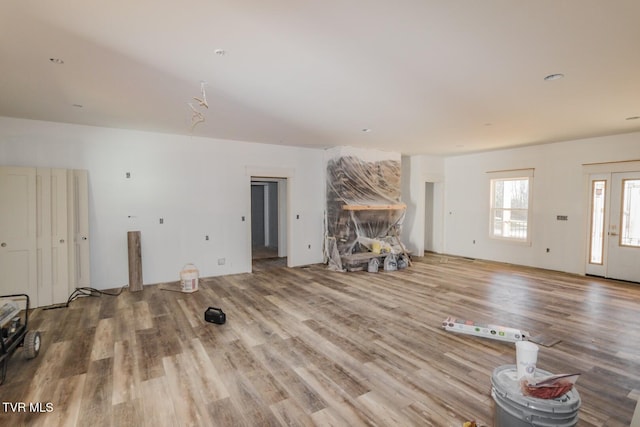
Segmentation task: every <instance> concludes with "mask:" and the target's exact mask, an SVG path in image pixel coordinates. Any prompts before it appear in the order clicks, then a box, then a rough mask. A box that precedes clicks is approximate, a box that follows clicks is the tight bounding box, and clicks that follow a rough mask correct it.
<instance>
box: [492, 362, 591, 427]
mask: <svg viewBox="0 0 640 427" xmlns="http://www.w3.org/2000/svg"><path fill="white" fill-rule="evenodd" d="M549 375H552V374H551V373H549V372H545V371H543V370H541V369H536V373H535V376H536V377H538V376H539V377H546V376H549ZM517 377H518V370H517V369H516V365H505V366H500V367H498V368H496V369H495V370H494V371H493V375H492V377H491V384H492V386H493V387H492V388H491V396H492V397H493V400H494V401H495V402H496V410H495V415H494V426H495V427H530V426H539V427H573V426H575V425H576V424H577V423H578V410H579V409H580V403H581V401H580V395H579V394H578V391H577V390H576V389H575V387H574V388H573V389H572V390H571V391H569V392H568V393H566V394H564V395H562V396H560V397H558V398H556V399H538V398H536V397H529V396H525V395H523V394H522V391H521V390H520V383H519V382H518V379H517Z"/></svg>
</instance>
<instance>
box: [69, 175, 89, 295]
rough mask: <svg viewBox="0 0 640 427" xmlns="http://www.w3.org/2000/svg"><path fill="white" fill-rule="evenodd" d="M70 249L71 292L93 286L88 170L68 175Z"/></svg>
mask: <svg viewBox="0 0 640 427" xmlns="http://www.w3.org/2000/svg"><path fill="white" fill-rule="evenodd" d="M67 178H68V180H67V182H68V190H69V191H68V194H69V197H68V204H67V205H68V207H69V213H68V215H67V218H68V225H69V233H70V236H72V237H73V245H71V247H70V255H69V266H70V268H69V271H70V273H71V274H70V281H69V282H70V290H71V291H73V289H74V288H79V287H89V286H91V262H90V249H89V243H90V242H89V181H88V174H87V171H86V170H70V171H68V174H67Z"/></svg>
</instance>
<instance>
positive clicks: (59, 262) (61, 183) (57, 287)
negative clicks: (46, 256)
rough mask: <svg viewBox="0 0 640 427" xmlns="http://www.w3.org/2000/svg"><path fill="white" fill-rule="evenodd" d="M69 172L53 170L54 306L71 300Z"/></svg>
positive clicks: (52, 276)
mask: <svg viewBox="0 0 640 427" xmlns="http://www.w3.org/2000/svg"><path fill="white" fill-rule="evenodd" d="M67 212H68V207H67V170H66V169H52V170H51V270H52V271H51V278H52V279H51V280H52V284H51V285H52V289H51V290H52V298H53V304H60V303H63V302H67V298H69V295H70V292H69V232H68V224H67V221H68V220H67Z"/></svg>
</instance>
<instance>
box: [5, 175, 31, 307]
mask: <svg viewBox="0 0 640 427" xmlns="http://www.w3.org/2000/svg"><path fill="white" fill-rule="evenodd" d="M36 248H37V245H36V169H35V168H17V167H0V271H1V272H2V274H0V295H8V294H14V293H26V294H28V295H29V298H30V299H31V302H32V305H34V306H35V305H36V304H37V290H38V288H37V273H38V268H37V252H36Z"/></svg>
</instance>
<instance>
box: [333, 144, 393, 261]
mask: <svg viewBox="0 0 640 427" xmlns="http://www.w3.org/2000/svg"><path fill="white" fill-rule="evenodd" d="M400 176H401V169H400V160H399V159H398V160H395V159H386V160H385V159H376V160H365V159H363V158H361V157H359V156H357V155H346V156H336V157H333V158H331V159H329V160H328V161H327V186H326V188H327V211H326V244H325V256H326V258H327V260H328V264H329V268H331V269H335V270H343V265H342V262H341V259H340V257H342V256H345V255H351V254H355V253H359V252H374V253H382V254H384V253H385V251H388V252H392V253H400V252H402V249H401V246H400V240H399V237H398V236H399V235H400V231H401V226H402V220H403V219H404V215H405V209H404V205H403V204H402V203H401V202H400V195H401V188H400ZM377 251H379V252H377Z"/></svg>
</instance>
